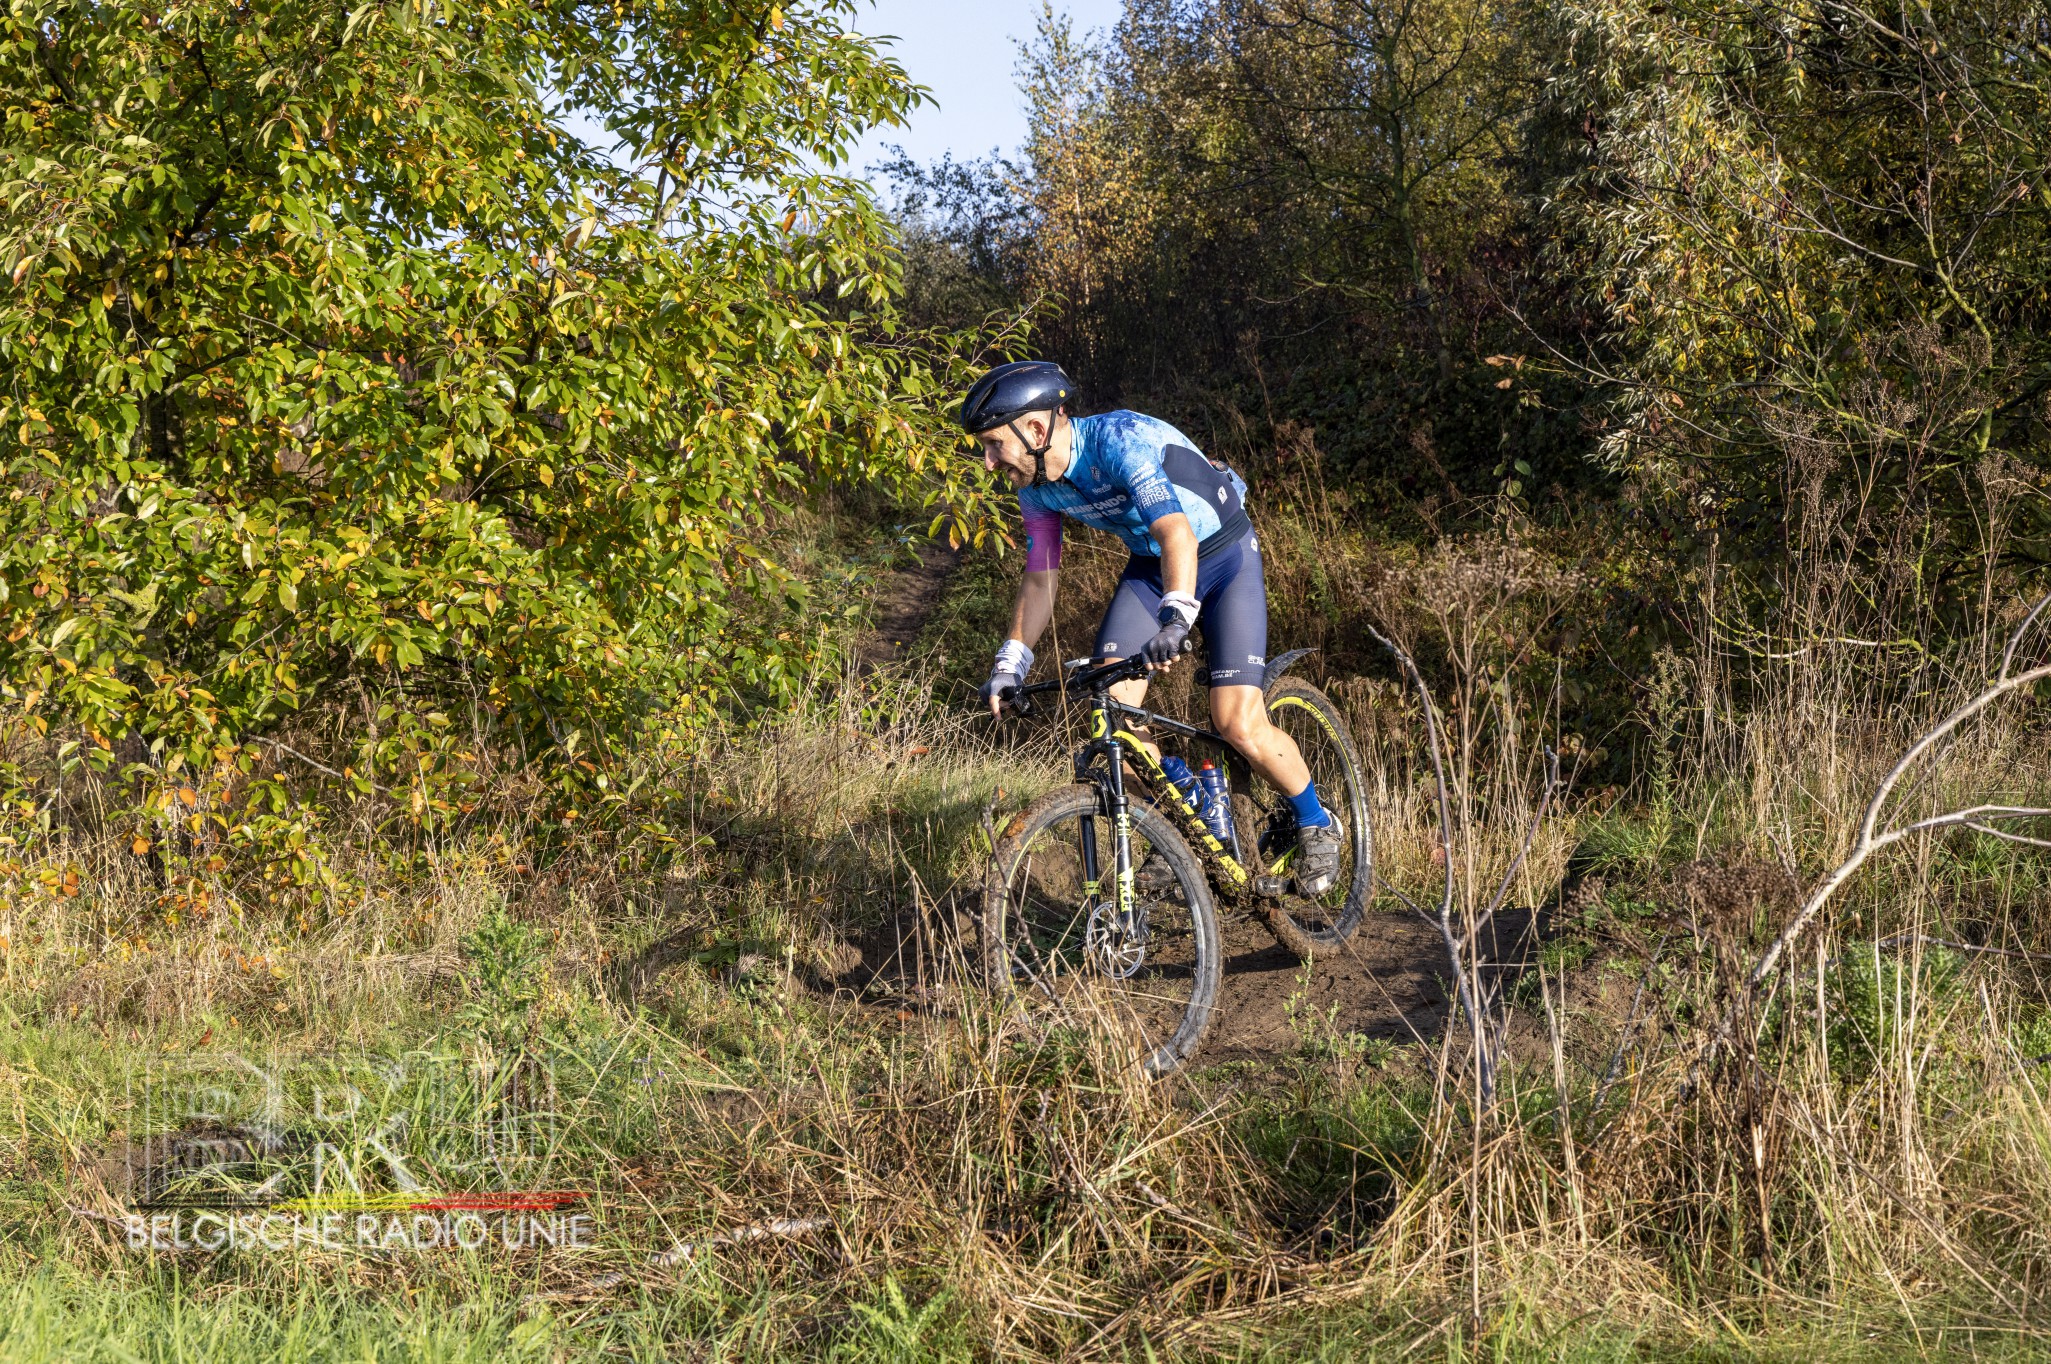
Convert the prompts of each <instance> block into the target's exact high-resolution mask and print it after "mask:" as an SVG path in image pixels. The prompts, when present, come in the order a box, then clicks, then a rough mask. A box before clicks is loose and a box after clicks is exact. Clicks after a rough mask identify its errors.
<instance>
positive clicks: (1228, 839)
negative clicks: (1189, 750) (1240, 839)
mask: <svg viewBox="0 0 2051 1364" xmlns="http://www.w3.org/2000/svg"><path fill="white" fill-rule="evenodd" d="M1196 784H1197V788H1198V789H1199V790H1200V791H1201V792H1202V798H1201V800H1199V802H1198V803H1197V813H1199V814H1201V815H1202V816H1203V817H1204V825H1205V827H1207V828H1208V829H1210V831H1211V837H1213V838H1215V839H1217V840H1218V841H1219V842H1220V843H1222V844H1224V845H1225V846H1226V847H1228V848H1229V847H1231V846H1232V793H1231V792H1230V791H1229V790H1227V789H1226V786H1225V774H1224V773H1223V772H1221V771H1219V770H1218V769H1217V768H1215V767H1213V766H1211V765H1210V764H1209V763H1208V762H1207V763H1205V764H1204V765H1203V768H1202V770H1200V771H1199V772H1198V773H1197V774H1196Z"/></svg>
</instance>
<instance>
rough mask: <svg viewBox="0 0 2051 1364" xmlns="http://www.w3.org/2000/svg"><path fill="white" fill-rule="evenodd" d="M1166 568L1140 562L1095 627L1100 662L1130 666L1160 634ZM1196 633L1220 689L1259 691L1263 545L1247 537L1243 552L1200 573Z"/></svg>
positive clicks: (1264, 604) (1201, 565)
mask: <svg viewBox="0 0 2051 1364" xmlns="http://www.w3.org/2000/svg"><path fill="white" fill-rule="evenodd" d="M1164 590H1165V589H1163V588H1162V586H1161V561H1160V560H1159V559H1154V558H1147V557H1144V556H1142V555H1138V554H1135V555H1133V556H1132V560H1131V562H1129V563H1127V564H1126V565H1125V573H1124V575H1123V576H1122V577H1120V578H1119V580H1118V590H1117V591H1116V592H1114V593H1112V594H1111V605H1110V606H1109V607H1107V608H1106V609H1105V611H1104V623H1103V624H1102V625H1100V626H1098V627H1097V647H1096V656H1097V657H1098V658H1099V659H1112V658H1130V657H1132V655H1134V654H1136V653H1138V652H1139V651H1140V649H1141V647H1142V646H1144V645H1145V644H1146V642H1147V641H1148V640H1150V639H1152V638H1153V637H1154V634H1155V632H1156V631H1158V630H1159V629H1160V628H1161V625H1160V619H1159V618H1160V614H1161V594H1162V592H1163V591H1164ZM1196 599H1197V601H1198V602H1199V603H1201V605H1202V608H1203V609H1202V610H1201V611H1199V612H1198V613H1197V618H1196V629H1197V633H1198V634H1200V635H1202V636H1203V641H1204V657H1205V660H1206V661H1207V663H1208V664H1209V666H1210V672H1211V685H1212V686H1214V687H1258V686H1260V685H1261V684H1262V683H1263V682H1265V681H1266V679H1267V672H1268V587H1267V582H1266V580H1265V579H1264V578H1263V577H1262V574H1261V551H1260V541H1259V540H1258V539H1257V538H1255V536H1254V533H1253V532H1252V531H1251V530H1249V531H1248V532H1247V533H1246V538H1245V539H1243V540H1241V541H1240V542H1239V543H1238V544H1237V545H1235V546H1233V547H1232V548H1230V549H1227V550H1225V551H1223V552H1221V553H1218V554H1214V555H1212V556H1211V557H1210V558H1208V559H1202V560H1199V561H1198V563H1197V566H1196Z"/></svg>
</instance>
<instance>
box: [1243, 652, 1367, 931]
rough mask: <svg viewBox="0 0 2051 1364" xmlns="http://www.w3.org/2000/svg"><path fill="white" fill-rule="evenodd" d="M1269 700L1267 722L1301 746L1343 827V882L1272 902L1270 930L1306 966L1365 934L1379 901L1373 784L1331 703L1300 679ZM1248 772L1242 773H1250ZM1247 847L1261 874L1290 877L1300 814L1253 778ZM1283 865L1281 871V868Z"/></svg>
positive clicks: (1278, 683)
mask: <svg viewBox="0 0 2051 1364" xmlns="http://www.w3.org/2000/svg"><path fill="white" fill-rule="evenodd" d="M1265 696H1266V700H1267V706H1268V722H1269V723H1270V724H1272V725H1274V726H1275V727H1276V728H1277V729H1279V730H1281V731H1282V732H1283V733H1285V734H1287V735H1288V736H1289V737H1290V738H1291V739H1293V740H1295V741H1296V747H1297V748H1298V749H1299V750H1300V751H1301V752H1302V754H1303V761H1304V763H1305V765H1306V766H1308V767H1309V768H1310V779H1311V781H1312V783H1314V784H1315V785H1316V787H1317V793H1318V801H1319V803H1320V804H1322V805H1323V806H1324V807H1325V809H1326V810H1328V811H1330V812H1331V813H1332V814H1333V815H1334V816H1336V817H1337V818H1338V820H1339V822H1340V823H1341V824H1342V825H1343V826H1344V831H1345V838H1344V839H1343V841H1342V842H1341V845H1340V853H1339V875H1338V878H1337V879H1336V880H1334V881H1333V882H1332V886H1331V888H1330V889H1329V890H1327V891H1325V892H1324V893H1323V894H1321V895H1316V896H1305V895H1298V894H1296V891H1295V886H1294V884H1293V883H1291V884H1290V885H1289V886H1288V887H1287V889H1286V891H1285V893H1283V894H1282V895H1280V896H1276V897H1271V898H1269V899H1268V901H1267V921H1268V927H1269V929H1270V930H1271V931H1272V932H1273V933H1274V935H1275V938H1276V940H1277V941H1279V942H1280V943H1281V944H1282V945H1283V946H1284V947H1287V948H1288V949H1289V950H1290V951H1291V952H1294V953H1295V954H1296V955H1297V956H1299V957H1302V958H1303V959H1304V960H1305V961H1308V960H1310V959H1311V958H1312V957H1314V956H1316V955H1317V954H1318V953H1319V952H1329V951H1331V950H1332V949H1334V948H1336V947H1338V946H1340V945H1341V944H1343V943H1344V942H1345V941H1346V940H1347V939H1348V938H1351V937H1352V936H1353V934H1354V933H1355V932H1356V931H1357V930H1358V929H1359V928H1360V920H1361V916H1362V915H1363V914H1364V913H1365V912H1366V910H1367V904H1368V901H1369V899H1370V898H1371V897H1372V896H1373V894H1374V837H1373V829H1372V828H1371V827H1370V826H1369V822H1368V813H1367V785H1366V782H1365V779H1364V777H1363V775H1362V769H1361V764H1360V754H1359V752H1358V751H1357V750H1356V749H1355V748H1354V746H1353V736H1352V734H1351V733H1349V732H1348V731H1347V728H1346V721H1345V719H1344V718H1343V717H1342V716H1341V715H1340V714H1339V708H1338V707H1337V706H1335V705H1333V704H1332V700H1331V698H1330V697H1328V696H1326V695H1325V694H1324V693H1323V692H1322V691H1320V690H1318V689H1317V688H1316V687H1314V686H1312V685H1311V684H1310V683H1308V682H1305V681H1303V680H1302V679H1301V678H1295V677H1279V678H1276V679H1275V680H1274V681H1273V682H1270V683H1269V684H1268V686H1267V688H1266V691H1265ZM1243 770H1244V769H1243V765H1242V771H1243ZM1233 813H1234V815H1235V817H1236V818H1237V820H1238V823H1239V842H1240V847H1241V848H1243V849H1245V850H1247V851H1248V852H1249V853H1250V854H1253V855H1254V860H1255V861H1256V862H1257V863H1258V865H1259V867H1260V869H1261V870H1262V871H1263V872H1265V873H1267V874H1269V875H1271V876H1280V877H1283V878H1286V876H1287V873H1288V865H1289V860H1290V856H1291V851H1292V849H1293V848H1294V846H1295V841H1296V813H1295V810H1294V808H1293V807H1292V806H1291V805H1290V804H1289V800H1288V797H1287V796H1286V795H1284V794H1283V793H1282V792H1280V791H1277V790H1276V789H1275V788H1274V787H1272V786H1270V785H1268V783H1267V782H1266V781H1264V780H1263V779H1262V778H1260V777H1259V776H1257V775H1255V774H1253V773H1251V772H1247V773H1246V774H1245V779H1244V783H1243V788H1242V790H1241V791H1240V792H1239V793H1238V794H1237V797H1236V798H1235V799H1234V801H1233ZM1278 862H1279V863H1280V865H1279V866H1278V865H1277V863H1278Z"/></svg>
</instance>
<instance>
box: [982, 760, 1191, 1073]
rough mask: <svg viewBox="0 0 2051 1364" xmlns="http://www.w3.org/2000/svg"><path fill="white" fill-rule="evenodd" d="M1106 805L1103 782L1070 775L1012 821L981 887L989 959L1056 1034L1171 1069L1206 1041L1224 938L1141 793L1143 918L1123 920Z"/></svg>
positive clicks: (990, 969) (1136, 832)
mask: <svg viewBox="0 0 2051 1364" xmlns="http://www.w3.org/2000/svg"><path fill="white" fill-rule="evenodd" d="M1098 805H1099V796H1098V793H1097V791H1096V789H1095V788H1094V787H1089V786H1069V787H1063V788H1061V789H1060V790H1056V791H1051V792H1049V793H1048V794H1047V795H1044V796H1042V797H1040V799H1038V800H1036V801H1034V802H1033V803H1032V804H1031V805H1029V806H1027V807H1026V808H1025V809H1024V810H1022V811H1020V812H1019V813H1018V814H1017V815H1016V816H1014V817H1013V818H1012V820H1011V822H1010V823H1009V824H1008V825H1007V826H1006V828H1005V830H1004V833H1003V835H1002V836H1000V837H999V838H998V840H997V847H996V849H995V854H994V856H993V857H992V859H991V863H990V874H989V879H988V881H987V883H986V884H985V887H984V893H983V962H984V968H985V970H986V971H987V973H988V975H989V979H990V981H991V984H992V986H993V988H995V989H997V990H999V991H1001V992H1004V993H1006V994H1008V995H1010V996H1011V997H1012V999H1013V1001H1014V1002H1015V1003H1016V1004H1017V1005H1018V1006H1019V1007H1020V1009H1021V1010H1022V1011H1023V1012H1024V1013H1025V1014H1026V1015H1027V1016H1028V1017H1029V1018H1031V1019H1032V1020H1033V1022H1034V1025H1035V1026H1036V1027H1037V1028H1041V1029H1044V1030H1045V1032H1046V1033H1047V1034H1048V1035H1051V1034H1053V1033H1054V1032H1057V1031H1068V1032H1069V1033H1070V1034H1071V1035H1072V1036H1074V1037H1075V1038H1077V1039H1081V1038H1083V1037H1085V1036H1088V1037H1091V1038H1094V1039H1098V1040H1100V1041H1106V1042H1108V1043H1109V1044H1110V1045H1111V1046H1112V1047H1113V1048H1115V1049H1116V1050H1117V1051H1118V1052H1119V1053H1121V1054H1122V1059H1123V1061H1128V1062H1131V1063H1134V1064H1137V1065H1138V1066H1139V1067H1140V1069H1141V1070H1142V1071H1143V1072H1144V1073H1146V1074H1148V1075H1156V1076H1157V1075H1165V1074H1167V1073H1168V1072H1169V1071H1172V1070H1174V1069H1175V1068H1176V1067H1177V1066H1180V1065H1181V1064H1182V1063H1183V1062H1185V1061H1187V1060H1188V1059H1189V1058H1190V1057H1191V1056H1193V1055H1194V1054H1195V1053H1196V1049H1197V1048H1198V1047H1199V1046H1201V1045H1202V1043H1203V1039H1204V1034H1205V1032H1206V1031H1208V1030H1209V1028H1210V1023H1211V1011H1212V1009H1213V1007H1214V1006H1215V1005H1216V1003H1217V998H1218V978H1219V974H1220V971H1221V965H1222V963H1221V954H1222V952H1223V946H1224V945H1223V942H1222V941H1221V940H1220V938H1219V936H1218V921H1217V916H1216V913H1215V911H1214V909H1213V907H1212V904H1211V892H1210V886H1209V884H1208V883H1207V882H1206V881H1205V879H1204V873H1203V867H1202V866H1201V864H1200V863H1198V861H1197V858H1196V854H1194V853H1193V852H1191V851H1190V849H1189V845H1188V844H1187V843H1185V842H1184V841H1183V839H1182V836H1181V835H1180V834H1179V833H1177V832H1176V831H1175V829H1174V827H1173V826H1172V825H1170V824H1169V823H1168V821H1167V820H1166V819H1164V818H1162V816H1161V815H1160V814H1158V813H1156V812H1155V811H1154V810H1152V809H1149V808H1147V807H1145V806H1143V805H1135V806H1134V807H1133V810H1132V816H1131V830H1132V866H1133V868H1134V871H1135V873H1136V875H1135V882H1136V884H1135V911H1136V915H1135V917H1136V918H1137V919H1138V921H1139V922H1138V925H1137V926H1136V927H1135V926H1132V925H1122V924H1120V923H1119V922H1118V916H1117V898H1118V879H1117V833H1116V829H1115V827H1114V824H1113V821H1112V820H1110V819H1108V818H1106V817H1105V816H1103V815H1102V814H1101V813H1100V812H1099V809H1098ZM1086 829H1087V830H1088V831H1089V832H1090V833H1091V834H1092V835H1093V836H1094V838H1095V846H1096V849H1097V864H1098V876H1097V878H1096V879H1095V881H1094V883H1092V880H1091V878H1090V876H1089V875H1088V873H1087V872H1086V870H1085V858H1084V851H1083V850H1084V837H1085V830H1086Z"/></svg>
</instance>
